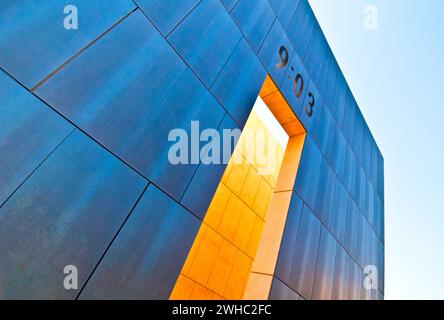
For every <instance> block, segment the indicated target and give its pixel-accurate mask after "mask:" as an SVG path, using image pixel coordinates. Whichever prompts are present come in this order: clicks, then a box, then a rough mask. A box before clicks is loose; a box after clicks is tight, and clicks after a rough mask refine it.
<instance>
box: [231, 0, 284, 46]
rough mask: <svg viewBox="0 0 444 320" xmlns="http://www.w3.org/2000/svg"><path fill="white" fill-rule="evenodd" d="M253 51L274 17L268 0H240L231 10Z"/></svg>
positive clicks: (260, 44)
mask: <svg viewBox="0 0 444 320" xmlns="http://www.w3.org/2000/svg"><path fill="white" fill-rule="evenodd" d="M231 16H232V17H233V19H234V21H236V24H237V25H238V26H239V28H240V30H241V31H242V33H243V34H244V35H245V37H246V38H247V40H248V42H249V43H250V45H251V47H252V48H253V50H254V52H258V51H259V49H260V48H261V46H262V43H263V42H264V40H265V37H266V36H267V34H268V32H269V31H270V28H271V26H272V24H273V22H274V20H275V18H276V15H275V14H274V12H273V10H272V9H271V7H270V4H269V3H268V0H240V1H239V2H238V3H237V4H236V6H235V7H234V9H233V11H231Z"/></svg>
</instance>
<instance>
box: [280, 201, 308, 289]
mask: <svg viewBox="0 0 444 320" xmlns="http://www.w3.org/2000/svg"><path fill="white" fill-rule="evenodd" d="M303 206H304V202H303V201H302V199H301V198H299V196H298V195H297V194H296V193H295V192H293V195H292V198H291V203H290V208H289V209H288V214H287V221H286V223H285V231H284V235H283V237H282V243H281V248H280V251H279V257H278V261H277V264H276V271H275V275H276V277H278V278H279V279H280V280H281V281H283V282H285V283H287V284H289V283H290V277H291V273H292V267H291V264H292V261H293V257H294V255H295V250H296V240H297V237H298V231H299V225H300V222H301V217H302V208H303Z"/></svg>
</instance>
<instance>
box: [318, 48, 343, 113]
mask: <svg viewBox="0 0 444 320" xmlns="http://www.w3.org/2000/svg"><path fill="white" fill-rule="evenodd" d="M337 72H338V68H337V67H336V61H335V59H334V56H333V53H331V51H330V54H329V55H328V56H327V58H326V60H325V62H324V64H323V65H322V72H321V74H322V77H321V78H320V79H319V81H318V82H317V85H318V88H319V91H320V93H321V94H322V98H323V99H324V103H325V104H327V105H331V104H332V103H333V101H334V97H335V89H336V81H335V80H336V73H337Z"/></svg>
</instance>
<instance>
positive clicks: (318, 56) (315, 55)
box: [303, 22, 329, 83]
mask: <svg viewBox="0 0 444 320" xmlns="http://www.w3.org/2000/svg"><path fill="white" fill-rule="evenodd" d="M328 52H329V49H328V44H327V40H326V39H325V37H324V34H323V33H322V30H321V27H320V26H319V24H318V23H317V22H316V23H315V24H314V29H313V33H312V36H311V39H310V42H309V44H308V48H307V52H306V54H305V56H304V57H303V61H304V65H305V67H306V68H307V71H308V74H309V75H310V78H312V79H313V81H314V82H315V83H317V82H318V81H319V79H320V77H321V75H322V74H321V70H322V67H323V65H324V62H326V57H327V53H328Z"/></svg>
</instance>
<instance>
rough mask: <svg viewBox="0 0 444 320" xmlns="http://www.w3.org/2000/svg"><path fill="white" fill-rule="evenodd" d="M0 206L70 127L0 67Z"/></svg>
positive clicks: (68, 131) (60, 140)
mask: <svg viewBox="0 0 444 320" xmlns="http://www.w3.org/2000/svg"><path fill="white" fill-rule="evenodd" d="M0 101H1V103H0V141H1V143H0V155H1V156H0V206H1V205H2V204H3V202H4V201H5V200H6V199H7V198H8V197H9V196H10V195H11V194H12V193H13V192H14V190H15V189H16V188H17V187H18V186H19V185H20V184H21V183H22V182H23V181H24V180H25V179H26V178H27V177H28V176H29V175H30V174H31V173H32V171H33V170H34V169H36V168H37V166H38V165H39V164H40V163H42V161H43V160H44V159H45V158H46V157H47V156H48V155H49V154H50V153H51V152H52V151H53V150H54V149H55V148H56V147H57V146H58V145H59V144H60V143H61V142H62V141H63V139H64V138H65V137H66V136H67V135H68V134H69V133H70V132H71V131H72V130H73V127H72V126H71V125H70V124H69V123H68V122H67V121H65V120H64V119H63V118H62V117H60V116H59V115H58V114H57V113H55V112H54V111H53V110H51V109H50V108H49V107H48V106H46V105H44V104H43V103H42V102H41V101H40V100H38V99H37V98H36V97H34V96H33V95H32V94H31V93H30V92H28V91H27V90H26V89H24V88H23V87H22V86H20V85H19V84H18V83H16V82H15V81H14V80H13V79H11V78H10V77H8V76H7V75H6V74H5V73H3V72H2V71H0Z"/></svg>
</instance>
